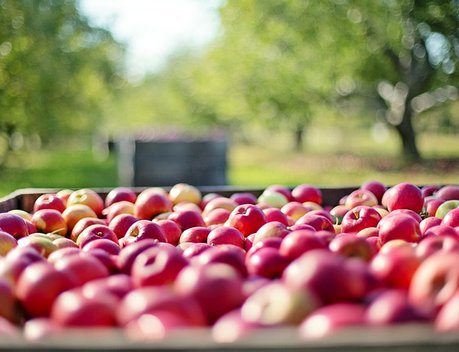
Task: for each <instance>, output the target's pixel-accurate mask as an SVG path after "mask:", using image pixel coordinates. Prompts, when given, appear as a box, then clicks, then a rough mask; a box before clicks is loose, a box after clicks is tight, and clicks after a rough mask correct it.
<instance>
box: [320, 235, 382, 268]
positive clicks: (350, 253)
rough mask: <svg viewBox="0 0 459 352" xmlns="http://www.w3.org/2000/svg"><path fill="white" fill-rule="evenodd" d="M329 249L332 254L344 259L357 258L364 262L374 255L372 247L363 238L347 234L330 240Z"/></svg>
mask: <svg viewBox="0 0 459 352" xmlns="http://www.w3.org/2000/svg"><path fill="white" fill-rule="evenodd" d="M329 249H330V251H331V252H332V253H338V254H340V255H342V256H345V257H358V258H360V259H362V260H364V261H366V262H368V261H369V260H370V259H371V258H373V256H374V255H375V252H374V250H373V247H372V246H371V245H370V243H369V242H367V241H366V239H365V238H362V237H357V236H355V235H354V234H349V233H346V234H341V235H339V236H336V237H335V238H334V239H333V240H331V242H330V244H329Z"/></svg>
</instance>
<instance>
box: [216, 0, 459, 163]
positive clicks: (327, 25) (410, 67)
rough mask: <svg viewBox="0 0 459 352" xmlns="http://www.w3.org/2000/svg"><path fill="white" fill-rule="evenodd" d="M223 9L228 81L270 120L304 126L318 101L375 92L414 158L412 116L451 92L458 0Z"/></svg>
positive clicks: (258, 0)
mask: <svg viewBox="0 0 459 352" xmlns="http://www.w3.org/2000/svg"><path fill="white" fill-rule="evenodd" d="M221 17H222V23H223V29H224V31H223V33H224V34H223V36H222V39H221V43H220V50H221V51H223V52H225V53H226V55H227V56H230V55H231V54H232V56H237V59H236V58H235V60H237V61H240V63H239V64H232V65H233V69H235V74H234V75H235V76H236V77H237V78H236V79H235V81H236V82H237V84H238V85H239V86H244V87H245V89H246V91H247V95H246V99H247V100H248V101H249V102H250V103H251V106H252V108H253V109H254V110H258V111H259V112H260V114H261V115H265V116H266V111H271V112H272V114H271V115H272V116H273V117H274V119H275V120H276V122H277V121H279V119H280V118H283V120H284V121H288V122H290V123H292V124H293V125H295V124H296V125H299V126H301V125H302V124H303V125H306V124H307V122H308V120H309V117H310V115H311V113H310V111H311V109H314V106H317V105H318V104H325V103H326V104H329V105H330V104H332V103H334V102H336V100H337V99H338V97H340V96H350V95H356V94H357V95H360V96H362V97H365V98H366V99H369V98H370V97H376V98H377V100H378V101H379V106H380V107H381V108H382V109H383V110H384V114H383V115H384V118H385V120H386V121H387V123H388V124H389V125H391V126H393V127H394V128H395V130H396V131H397V133H398V135H399V137H400V140H401V145H402V150H401V154H402V155H403V156H404V157H405V158H406V159H410V160H417V159H419V158H420V153H419V150H418V147H417V144H416V132H415V128H414V127H413V117H414V116H416V114H418V113H420V112H422V111H424V110H426V109H428V108H429V107H430V106H432V105H435V104H438V103H442V102H444V101H446V100H448V99H449V98H451V99H452V98H455V97H456V96H457V89H456V87H455V82H457V70H456V65H457V63H458V54H459V31H458V30H457V28H458V19H459V4H458V2H457V1H455V0H438V1H433V0H399V1H393V0H386V1H359V0H325V1H289V0H239V1H228V2H227V3H226V4H225V5H224V6H223V8H222V10H221ZM221 56H223V55H221ZM247 57H248V59H247ZM229 67H231V66H229ZM264 108H268V109H267V110H265V109H264ZM377 110H378V109H374V110H373V113H372V115H376V111H377ZM268 115H269V114H268ZM299 136H301V134H299Z"/></svg>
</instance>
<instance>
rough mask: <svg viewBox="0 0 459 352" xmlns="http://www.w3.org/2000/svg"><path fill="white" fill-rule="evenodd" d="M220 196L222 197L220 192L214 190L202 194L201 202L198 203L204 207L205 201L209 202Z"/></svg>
mask: <svg viewBox="0 0 459 352" xmlns="http://www.w3.org/2000/svg"><path fill="white" fill-rule="evenodd" d="M221 197H222V195H221V194H218V193H215V192H211V193H206V194H204V195H203V196H202V199H201V204H200V207H201V209H204V208H205V207H206V205H207V203H209V202H210V201H211V200H212V199H216V198H221Z"/></svg>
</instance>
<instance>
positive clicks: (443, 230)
mask: <svg viewBox="0 0 459 352" xmlns="http://www.w3.org/2000/svg"><path fill="white" fill-rule="evenodd" d="M431 236H451V237H453V238H459V232H458V231H457V230H456V229H455V228H454V227H451V226H448V225H443V224H441V225H437V226H432V227H430V228H429V229H427V230H426V232H425V233H424V237H431Z"/></svg>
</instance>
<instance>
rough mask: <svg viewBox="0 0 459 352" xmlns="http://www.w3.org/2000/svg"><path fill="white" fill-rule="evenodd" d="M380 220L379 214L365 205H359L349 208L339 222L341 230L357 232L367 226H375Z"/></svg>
mask: <svg viewBox="0 0 459 352" xmlns="http://www.w3.org/2000/svg"><path fill="white" fill-rule="evenodd" d="M380 220H381V215H380V214H379V213H378V212H377V211H376V210H375V209H374V208H371V207H369V206H366V205H360V206H357V207H355V208H352V209H351V210H349V211H348V212H347V213H346V214H345V215H344V217H343V221H342V222H341V231H342V232H359V231H360V230H363V229H365V228H368V227H376V225H378V223H379V221H380Z"/></svg>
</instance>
